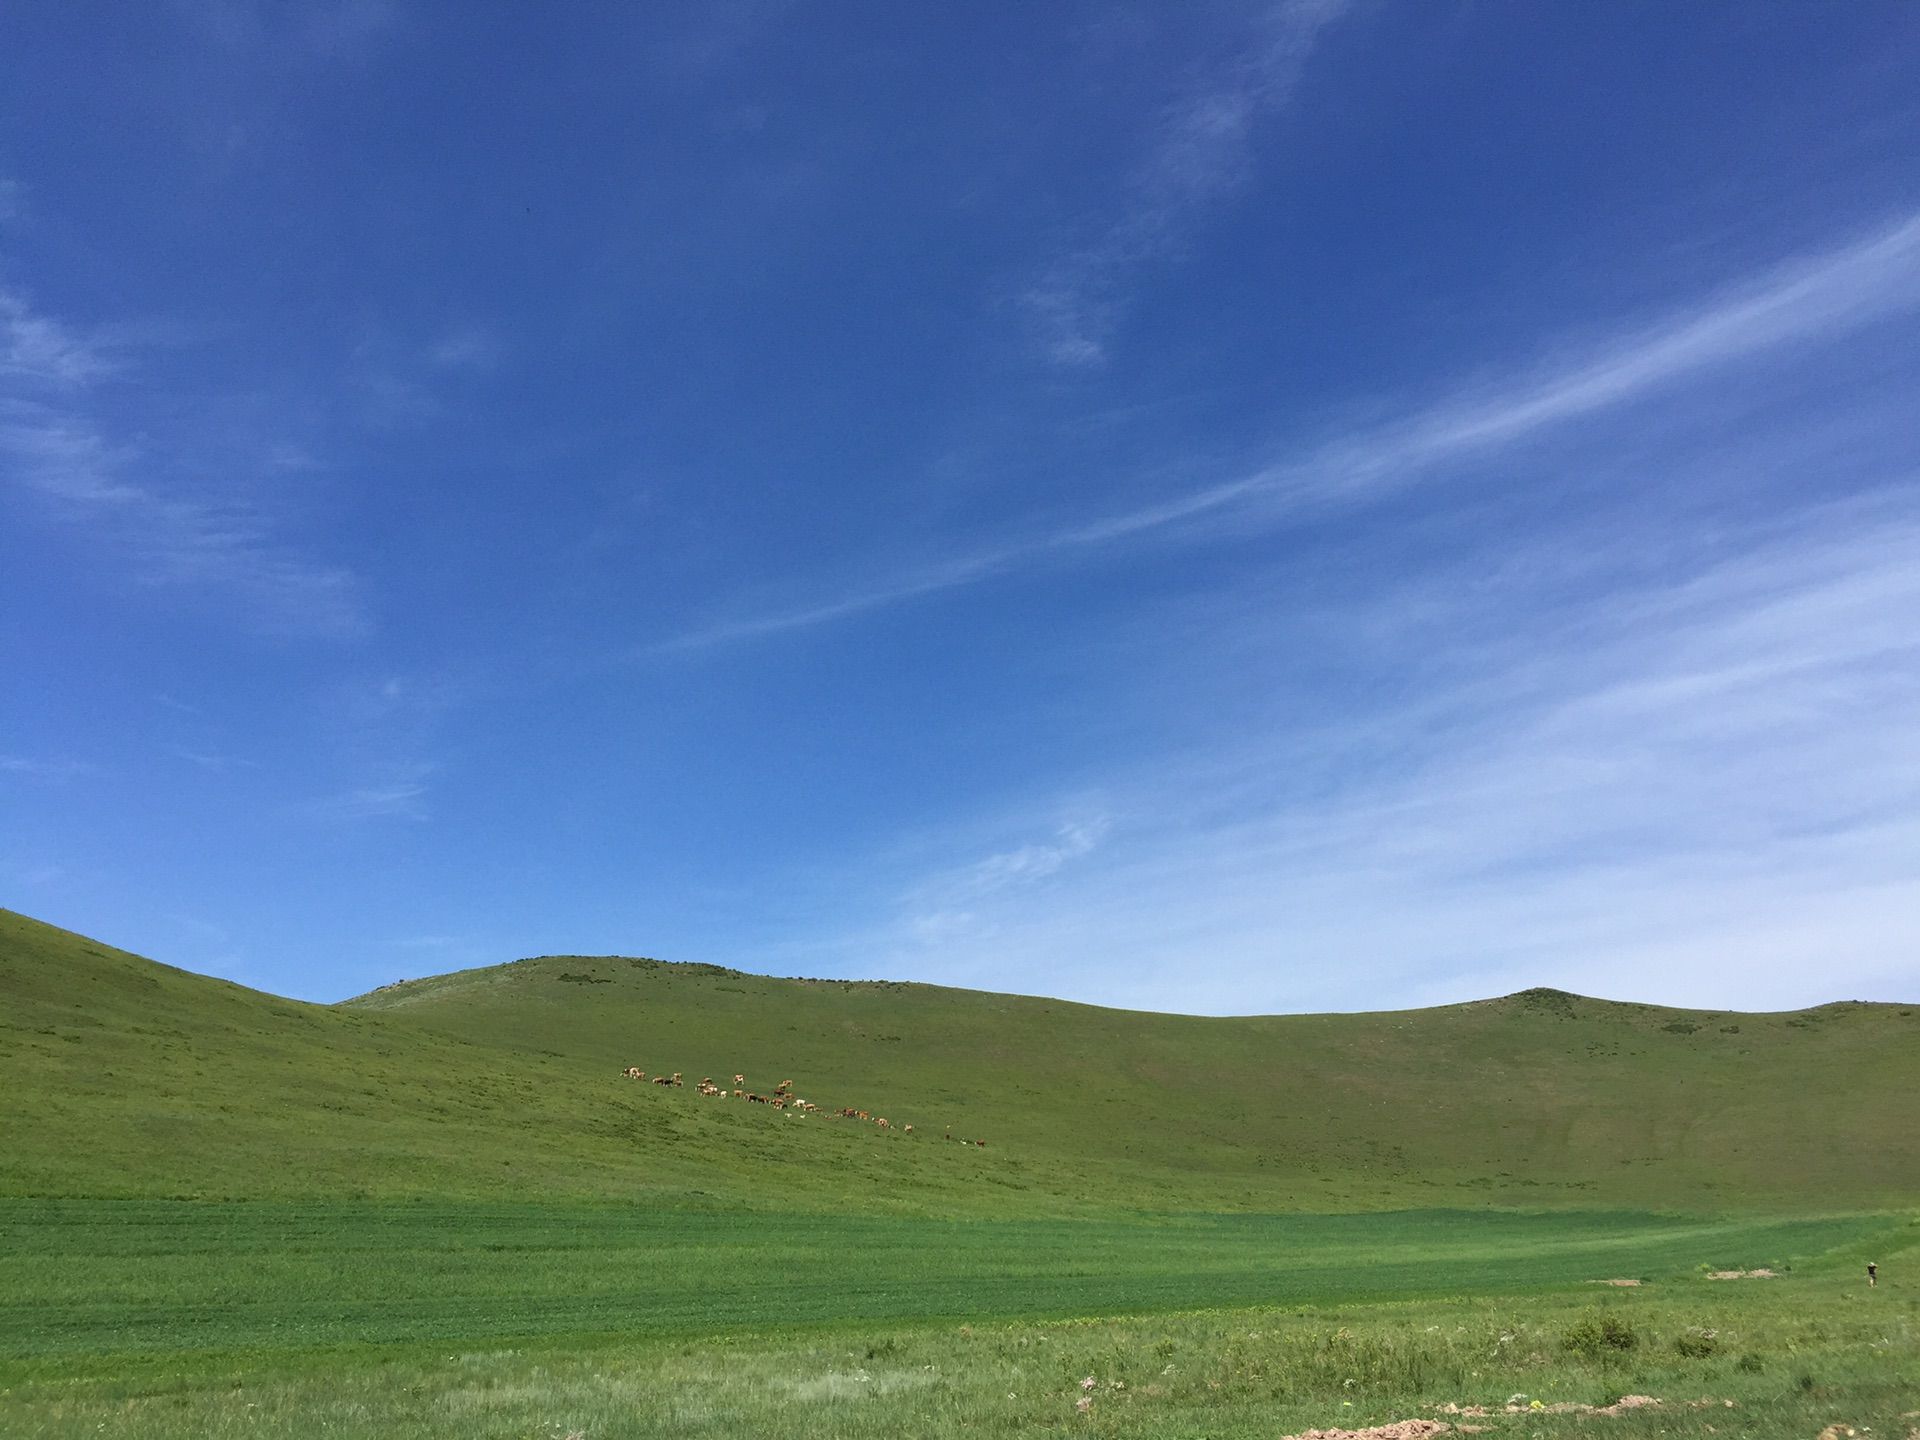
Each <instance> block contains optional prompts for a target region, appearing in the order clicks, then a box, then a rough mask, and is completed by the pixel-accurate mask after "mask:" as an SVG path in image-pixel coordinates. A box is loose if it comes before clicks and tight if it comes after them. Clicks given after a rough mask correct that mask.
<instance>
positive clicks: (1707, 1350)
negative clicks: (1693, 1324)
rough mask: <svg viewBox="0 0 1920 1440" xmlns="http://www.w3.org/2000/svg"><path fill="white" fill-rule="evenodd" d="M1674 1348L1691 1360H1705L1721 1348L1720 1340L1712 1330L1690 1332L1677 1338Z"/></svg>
mask: <svg viewBox="0 0 1920 1440" xmlns="http://www.w3.org/2000/svg"><path fill="white" fill-rule="evenodd" d="M1673 1348H1674V1349H1676V1350H1678V1351H1679V1352H1680V1353H1681V1354H1682V1355H1684V1356H1686V1357H1687V1359H1689V1360H1704V1359H1706V1358H1707V1357H1708V1356H1709V1355H1712V1354H1714V1353H1715V1352H1716V1351H1718V1350H1719V1348H1720V1340H1719V1337H1718V1336H1717V1335H1715V1333H1714V1332H1713V1331H1711V1330H1689V1331H1687V1332H1686V1333H1685V1334H1683V1335H1679V1336H1676V1337H1675V1338H1674V1342H1673Z"/></svg>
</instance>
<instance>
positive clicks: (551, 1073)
mask: <svg viewBox="0 0 1920 1440" xmlns="http://www.w3.org/2000/svg"><path fill="white" fill-rule="evenodd" d="M630 1064H637V1065H640V1066H642V1067H644V1068H646V1069H648V1070H653V1071H661V1070H681V1071H684V1072H686V1074H687V1075H688V1076H689V1077H696V1078H697V1077H698V1076H699V1075H700V1074H703V1073H711V1074H715V1075H720V1076H729V1075H731V1074H732V1073H734V1072H735V1071H744V1072H746V1073H747V1074H748V1075H749V1077H750V1080H751V1081H752V1082H753V1083H757V1084H759V1085H761V1086H764V1087H768V1088H770V1087H771V1085H772V1084H773V1082H774V1081H776V1080H778V1079H785V1078H792V1079H794V1080H795V1081H796V1083H797V1085H798V1086H799V1089H800V1093H801V1094H803V1095H806V1096H808V1097H809V1098H812V1099H814V1100H816V1101H818V1102H820V1103H821V1104H823V1105H827V1106H829V1107H837V1106H840V1105H852V1106H857V1107H859V1108H862V1109H868V1110H871V1111H873V1112H875V1113H878V1114H887V1115H889V1116H890V1118H892V1119H894V1120H895V1121H896V1122H900V1123H906V1122H913V1123H915V1125H916V1131H917V1134H916V1137H915V1138H914V1139H911V1140H908V1139H906V1138H904V1137H902V1136H901V1135H899V1134H898V1133H897V1132H896V1133H895V1134H893V1135H891V1136H889V1135H883V1134H880V1133H877V1132H876V1131H874V1130H873V1129H872V1128H871V1127H859V1126H853V1125H848V1124H842V1123H839V1122H832V1121H827V1120H824V1119H822V1118H820V1117H818V1116H816V1117H813V1118H810V1119H805V1120H795V1119H792V1118H791V1117H790V1116H781V1115H777V1114H773V1113H770V1112H768V1111H767V1110H766V1109H765V1108H764V1107H749V1106H746V1105H743V1104H737V1103H734V1102H716V1101H707V1100H702V1099H700V1098H698V1097H696V1096H694V1095H693V1094H692V1092H691V1091H690V1090H684V1091H665V1090H661V1089H658V1088H656V1087H654V1086H651V1085H635V1084H633V1083H632V1082H629V1081H626V1080H623V1079H621V1078H620V1076H619V1073H618V1072H619V1070H620V1069H621V1068H622V1067H624V1066H626V1065H630ZM1915 1093H1920V1007H1896V1006H1888V1005H1849V1004H1839V1005H1830V1006H1824V1007H1821V1008H1819V1009H1815V1010H1808V1011H1803V1012H1798V1013H1794V1014H1784V1015H1733V1014H1720V1013H1707V1012H1697V1011H1675V1010H1663V1009H1659V1008H1655V1007H1651V1006H1640V1005H1622V1004H1612V1003H1608V1002H1604V1001H1595V1000H1585V999H1580V998H1578V997H1574V996H1568V995H1563V994H1559V993H1557V992H1528V993H1526V994H1523V995H1519V996H1514V997H1509V998H1507V999H1504V1000H1494V1001H1486V1002H1481V1003H1477V1004H1470V1005H1458V1006H1447V1007H1442V1008H1439V1009H1433V1010H1422V1011H1408V1012H1398V1013H1396V1012H1384V1013H1378V1014H1368V1015H1297V1016H1273V1017H1254V1018H1244V1019H1198V1018H1194V1017H1188V1016H1170V1015H1146V1014H1138V1013H1132V1012H1126V1011H1115V1010H1102V1009H1097V1008H1093V1007H1089V1006H1080V1005H1068V1004H1064V1003H1061V1002H1057V1001H1048V1000H1033V999H1024V998H1020V997H1014V996H1004V995H985V994H978V993H975V992H970V991H956V990H946V989H941V988H938V987H934V986H923V985H897V984H892V983H879V982H874V983H856V984H844V983H833V982H809V981H803V980H779V979H770V978H767V977H760V976H747V975H739V974H735V973H732V972H729V971H724V970H718V969H716V968H714V967H710V966H683V965H667V964H661V963H658V962H654V961H648V960H639V959H580V958H559V959H545V960H530V961H523V962H519V963H516V964H511V965H504V966H497V967H493V968H491V969H487V970H479V971H468V972H463V973H461V974H457V975H452V976H443V977H438V978H435V979H431V980H425V981H417V982H414V983H411V984H406V985H400V986H396V987H391V988H388V989H385V990H383V991H380V992H378V993H376V994H374V995H371V996H366V997H362V999H360V1000H359V1001H356V1002H352V1003H350V1004H346V1005H339V1006H321V1005H305V1004H300V1003H298V1002H295V1001H288V1000H282V999H278V998H276V997H273V996H267V995H262V994H259V993H258V992H255V991H250V990H246V989H243V988H241V987H239V986H235V985H229V984H225V983H223V982H220V981H216V980H210V979H207V978H206V977H203V976H198V975H191V974H188V973H186V972H183V971H178V970H172V969H169V968H168V967H166V966H163V965H157V964H155V963H153V962H152V961H148V960H143V959H141V958H140V957H138V956H135V955H130V954H127V953H125V952H122V951H117V950H113V949H111V948H110V947H107V946H104V945H101V944H99V943H97V942H94V941H90V940H87V939H85V938H84V937H80V936H76V935H71V934H69V933H67V932H65V931H60V930H55V929H53V928H52V927H49V926H45V925H40V924H37V923H36V922H33V921H31V920H27V919H26V918H24V917H21V916H16V915H12V914H10V913H7V912H0V1128H4V1132H5V1134H6V1136H7V1138H8V1142H9V1143H8V1155H7V1160H6V1164H5V1166H4V1167H3V1168H0V1194H11V1195H41V1196H60V1195H69V1196H124V1197H129V1198H135V1197H167V1196H177V1197H198V1198H266V1197H314V1196H335V1197H361V1196H366V1197H405V1196H425V1197H447V1196H458V1197H467V1198H513V1197H516V1196H518V1197H528V1198H539V1199H542V1200H554V1199H615V1200H638V1201H643V1202H646V1203H650V1204H662V1203H670V1204H674V1205H694V1206H708V1207H714V1206H723V1207H727V1208H742V1207H744V1208H754V1209H773V1210H778V1211H781V1212H783V1213H785V1212H793V1211H818V1210H833V1211H841V1210H846V1209H849V1208H851V1209H854V1210H858V1211H862V1212H873V1211H876V1210H885V1211H893V1212H896V1213H913V1214H927V1215H971V1216H980V1217H990V1216H995V1215H1040V1214H1074V1213H1104V1212H1107V1211H1110V1210H1113V1209H1116V1208H1121V1209H1138V1210H1171V1211H1191V1210H1206V1211H1232V1210H1239V1211H1250V1212H1271V1211H1278V1210H1315V1211H1326V1210H1354V1209H1405V1208H1434V1207H1450V1208H1451V1207H1462V1206H1469V1207H1470V1206H1475V1205H1482V1204H1487V1203H1497V1204H1505V1205H1523V1206H1530V1207H1539V1206H1543V1205H1570V1206H1576V1207H1579V1208H1587V1209H1591V1208H1596V1207H1598V1208H1606V1207H1618V1206H1627V1207H1636V1206H1637V1207H1656V1208H1661V1207H1673V1208H1692V1209H1698V1210H1704V1211H1719V1210H1725V1209H1729V1208H1741V1207H1754V1206H1759V1207H1773V1208H1779V1209H1812V1210H1815V1211H1819V1212H1823V1213H1824V1212H1831V1211H1835V1210H1866V1209H1876V1208H1882V1207H1888V1206H1899V1205H1903V1204H1907V1203H1910V1202H1911V1198H1912V1197H1913V1196H1914V1195H1915V1194H1920V1146H1916V1145H1913V1144H1910V1143H1902V1142H1901V1140H1900V1138H1899V1137H1901V1136H1902V1135H1904V1133H1905V1132H1906V1130H1907V1127H1908V1121H1909V1103H1910V1102H1909V1097H1910V1096H1911V1095H1913V1094H1915ZM949 1127H951V1129H952V1130H953V1132H954V1133H955V1134H958V1135H964V1136H967V1137H969V1138H984V1139H986V1140H987V1141H988V1148H986V1149H985V1150H976V1149H974V1148H973V1147H966V1148H965V1149H964V1150H963V1149H962V1147H960V1146H957V1145H949V1144H945V1143H943V1142H942V1141H941V1140H940V1139H939V1138H938V1137H940V1136H941V1135H942V1134H943V1133H944V1132H945V1131H946V1130H947V1129H948V1128H949ZM76 1135H85V1136H86V1137H87V1143H86V1144H85V1145H75V1144H73V1143H72V1138H73V1137H74V1136H76Z"/></svg>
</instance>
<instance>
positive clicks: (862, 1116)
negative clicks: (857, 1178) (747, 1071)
mask: <svg viewBox="0 0 1920 1440" xmlns="http://www.w3.org/2000/svg"><path fill="white" fill-rule="evenodd" d="M620 1073H621V1074H623V1075H625V1076H626V1077H627V1079H629V1080H646V1079H649V1078H651V1079H652V1081H653V1083H654V1084H656V1085H667V1086H671V1087H673V1088H675V1089H678V1088H679V1087H680V1086H682V1085H683V1084H684V1083H685V1082H684V1081H682V1080H681V1078H680V1072H679V1071H678V1070H676V1071H674V1072H673V1073H672V1074H671V1075H654V1076H651V1077H649V1076H648V1074H647V1072H646V1071H644V1070H642V1069H641V1068H640V1067H639V1066H638V1065H629V1066H628V1067H627V1068H626V1069H625V1070H623V1071H621V1072H620ZM746 1083H747V1077H746V1076H744V1075H736V1076H734V1077H733V1088H732V1089H728V1088H727V1087H725V1086H723V1085H716V1084H714V1083H713V1077H712V1076H711V1075H703V1076H701V1078H700V1083H699V1084H698V1085H696V1086H694V1089H695V1090H697V1091H698V1092H699V1093H700V1094H702V1095H717V1096H719V1097H720V1098H722V1099H733V1100H748V1101H751V1102H752V1103H754V1104H756V1105H771V1106H772V1107H773V1108H774V1109H776V1110H787V1111H791V1112H792V1113H793V1114H795V1115H806V1114H816V1113H817V1114H821V1115H825V1116H826V1117H827V1118H828V1119H830V1120H865V1121H867V1122H868V1123H870V1124H871V1125H873V1126H874V1127H875V1128H876V1129H880V1130H891V1129H893V1128H894V1124H893V1122H892V1121H891V1120H889V1119H887V1118H886V1117H885V1116H884V1115H870V1114H868V1113H867V1112H866V1111H865V1110H855V1109H854V1108H853V1107H852V1106H850V1105H843V1106H841V1107H840V1108H839V1109H838V1110H822V1109H821V1108H820V1107H819V1106H818V1105H816V1104H814V1103H813V1102H812V1101H811V1100H802V1099H801V1098H800V1097H799V1096H797V1095H795V1094H794V1093H793V1081H791V1080H782V1081H781V1082H780V1083H779V1084H778V1085H776V1086H774V1087H773V1093H772V1094H771V1095H761V1094H757V1093H756V1092H754V1091H752V1090H748V1089H746V1088H745V1087H746ZM899 1128H900V1133H901V1134H903V1135H911V1134H913V1126H911V1125H902V1126H900V1127H899ZM946 1138H947V1139H949V1140H953V1139H956V1138H958V1137H956V1136H955V1135H954V1133H953V1131H952V1130H951V1129H949V1130H948V1131H947V1137H946ZM960 1143H961V1144H962V1145H977V1146H979V1147H980V1148H981V1149H983V1150H984V1149H986V1146H987V1142H986V1141H984V1140H961V1141H960Z"/></svg>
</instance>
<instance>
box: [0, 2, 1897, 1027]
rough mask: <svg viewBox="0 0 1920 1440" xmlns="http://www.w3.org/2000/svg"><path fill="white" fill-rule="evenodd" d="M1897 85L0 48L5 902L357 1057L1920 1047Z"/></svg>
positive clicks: (1449, 10)
mask: <svg viewBox="0 0 1920 1440" xmlns="http://www.w3.org/2000/svg"><path fill="white" fill-rule="evenodd" d="M1916 76H1920V9H1916V8H1914V7H1912V6H1909V5H1903V4H1887V5H1875V4H1854V5H1844V6H1836V5H1823V4H1810V3H1809V4H1781V5H1768V6H1751V5H1739V4H1729V5H1724V6H1662V5H1651V4H1648V5H1607V6H1575V7H1568V6H1505V5H1501V6H1495V5H1485V4H1477V3H1460V4H1451V5H1449V4H1435V5H1392V4H1384V3H1359V0H1352V3H1342V0H1296V3H1282V4H1279V5H1274V6H1267V7H1260V6H1253V5H1246V4H1222V5H1206V4H1181V5H1167V6H1153V5H1125V4H1114V3H1110V0H1109V3H1100V4H1070V3H1061V4H1058V5H1046V6H1033V5H978V6H964V7H956V8H953V9H950V10H946V11H941V10H938V9H933V8H929V7H921V6H894V5H881V4H846V5H798V4H734V3H720V4H704V5H700V6H690V7H681V8H680V10H679V12H678V13H677V14H676V13H673V12H672V11H670V10H669V8H668V7H653V6H641V7H635V6H626V5H612V4H609V5H579V6H562V7H532V8H528V7H518V6H514V7H509V6H492V5H467V4H461V5H451V4H449V5H429V4H424V3H421V4H412V3H404V0H315V3H309V4H302V5H278V4H266V3H254V0H180V3H173V4H155V5H151V6H140V7H133V8H132V9H131V10H128V11H125V12H124V13H122V14H120V15H118V16H117V17H116V19H115V21H114V23H113V24H112V25H107V24H105V23H102V22H100V21H99V20H98V19H97V17H96V18H94V19H91V20H90V19H87V18H84V17H82V15H81V14H80V12H78V11H76V10H75V9H74V8H73V7H71V6H69V5H65V4H53V3H38V0H26V3H22V4H15V5H10V6H7V7H6V8H5V9H4V11H0V81H3V82H4V83H0V645H4V664H5V674H6V675H7V677H8V680H7V683H6V684H5V686H4V687H0V903H5V904H7V905H8V906H10V907H12V908H16V909H19V910H22V911H25V912H27V913H29V914H33V915H36V916H39V917H42V918H45V919H48V920H52V921H54V922H56V923H59V924H62V925H66V926H69V927H71V928H74V929H78V930H81V931H85V932H88V933H91V934H96V935H99V936H101V937H103V938H106V939H108V940H111V941H113V942H115V943H118V944H121V945H125V946H127V947H128V948H131V949H136V950H139V951H142V952H143V953H146V954H150V955H153V956H155V957H156V958H160V959H164V960H167V961H170V962H172V963H175V964H180V965H184V966H187V967H189V968H193V969H198V970H204V971H207V972H209V973H214V974H219V975H224V976H228V977H231V978H234V979H238V980H241V981H244V982H246V983H248V984H253V985H257V986H260V987H262V988H266V989H270V990H274V991H278V992H281V993H286V994H294V995H300V996H304V997H309V998H317V999H332V998H337V997H340V996H343V995H347V994H351V993H355V992H358V991H361V990H365V989H368V988H371V987H372V986H374V985H377V984H381V983H384V982H386V981H389V980H393V979H396V978H399V977H402V976H415V975H421V974H425V973H429V972H432V971H437V970H445V969H451V968H455V967H458V966H465V965H475V964H486V963H493V962H495V961H499V960H505V959H510V958H513V957H516V956H519V955H525V954H538V953H563V952H564V953H605V952H617V953H628V954H635V953H638V954H652V955H658V956H662V957H666V958H673V959H685V960H706V961H715V962H720V963H727V964H733V965H738V966H741V967H743V968H748V969H756V970H767V971H772V972H776V973H783V974H808V975H842V976H891V977H897V978H908V979H921V980H932V981H939V982H944V983H951V984H959V985H968V986H979V987H986V988H993V989H1006V990H1017V991H1025V992H1036V993H1047V994H1056V995H1064V996H1069V997H1072V998H1077V999H1085V1000H1092V1001H1099V1002H1104V1003H1111V1004H1123V1005H1131V1006H1141V1007H1147V1008H1155V1009H1173V1010H1188V1011H1206V1012H1250V1011H1276V1010H1300V1009H1362V1008H1378V1007H1384V1006H1398V1005H1413V1004H1425V1003H1438V1002H1442V1001H1449V1000H1456V999H1467V998H1475V997H1479V996H1484V995H1488V994H1495V993H1502V992H1505V991H1510V990H1514V989H1518V988H1522V987H1524V986H1528V985H1537V984H1543V985H1557V986H1562V987H1565V988H1568V989H1573V990H1578V991H1582V992H1586V993H1596V994H1603V995H1609V996H1615V997H1619V998H1630V999H1643V1000H1655V1001H1663V1002H1669V1003H1678V1004H1698V1005H1706V1006H1741V1007H1748V1008H1779V1007H1787V1006H1794V1005H1800V1004H1806V1003H1813V1002H1818V1001H1823V1000H1828V999H1836V998H1847V997H1858V998H1880V999H1905V1000H1911V999H1915V998H1920V623H1917V622H1920V469H1917V468H1916V466H1917V464H1920V403H1917V402H1916V396H1917V395H1920V169H1916V168H1915V165H1914V158H1915V154H1916V145H1917V144H1920V81H1917V80H1916V78H1915V77H1916Z"/></svg>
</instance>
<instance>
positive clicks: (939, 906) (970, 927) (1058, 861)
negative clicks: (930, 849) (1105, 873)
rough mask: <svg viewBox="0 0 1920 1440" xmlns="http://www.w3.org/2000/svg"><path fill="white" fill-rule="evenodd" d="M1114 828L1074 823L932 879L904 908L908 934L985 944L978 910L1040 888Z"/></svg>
mask: <svg viewBox="0 0 1920 1440" xmlns="http://www.w3.org/2000/svg"><path fill="white" fill-rule="evenodd" d="M1111 823H1112V822H1111V821H1110V820H1109V819H1108V817H1107V816H1105V815H1094V816H1090V817H1088V818H1085V819H1079V820H1070V821H1068V822H1067V823H1065V824H1063V825H1059V826H1057V827H1055V829H1054V831H1053V834H1052V836H1051V837H1050V838H1049V839H1047V840H1044V841H1038V842H1030V843H1028V844H1025V845H1020V846H1017V847H1015V848H1014V849H1011V850H1002V851H999V852H997V853H995V854H992V855H989V856H987V857H986V858H985V859H982V860H976V861H973V862H971V863H968V864H965V865H961V866H958V867H955V868H953V869H950V870H946V871H943V872H941V873H939V874H936V875H933V876H930V877H928V878H927V879H926V880H923V881H921V882H920V883H919V884H918V885H916V886H915V887H914V889H913V891H912V893H911V894H910V895H909V896H908V897H907V899H906V900H905V902H904V904H905V906H906V908H907V909H908V910H909V911H910V912H911V919H910V920H909V921H908V922H907V924H908V928H909V929H910V930H911V932H912V933H913V934H914V935H915V936H916V937H917V938H919V939H920V940H922V941H923V942H926V943H928V944H942V945H944V944H948V943H951V942H953V941H956V940H958V939H961V938H962V937H966V938H969V939H974V940H978V939H980V938H982V935H981V931H980V925H979V916H978V914H977V912H976V910H975V908H974V907H976V906H978V905H980V904H982V903H983V902H986V901H989V900H991V899H992V898H993V897H995V896H997V895H1001V894H1003V893H1005V892H1007V891H1010V890H1023V889H1026V888H1028V887H1030V886H1033V885H1037V884H1040V883H1042V882H1044V881H1046V880H1048V879H1050V878H1051V877H1053V876H1055V875H1057V874H1059V872H1060V871H1061V870H1062V869H1064V868H1066V867H1067V866H1068V865H1070V864H1072V863H1073V862H1074V861H1076V860H1079V859H1081V858H1082V857H1083V856H1086V855H1090V854H1092V853H1093V852H1094V850H1095V849H1097V848H1098V847H1099V845H1100V842H1101V841H1102V840H1104V839H1105V838H1106V835H1107V831H1108V830H1109V829H1110V828H1111Z"/></svg>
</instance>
